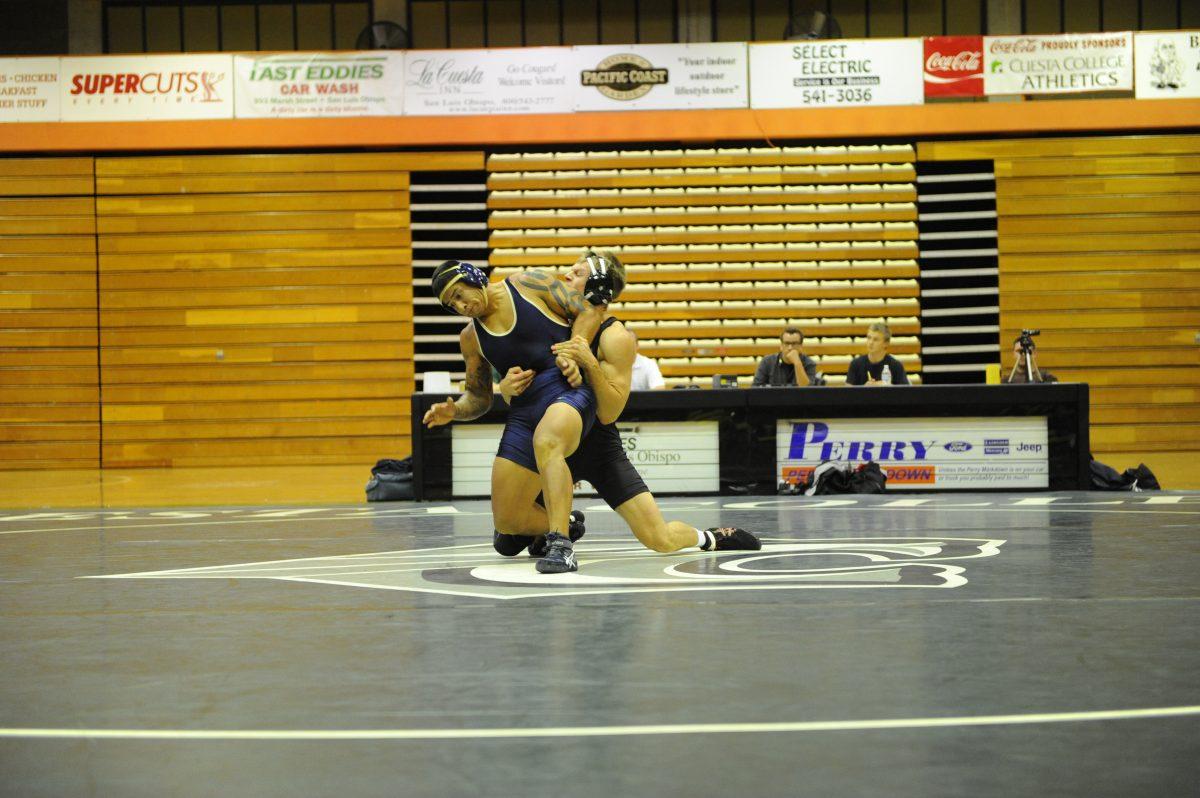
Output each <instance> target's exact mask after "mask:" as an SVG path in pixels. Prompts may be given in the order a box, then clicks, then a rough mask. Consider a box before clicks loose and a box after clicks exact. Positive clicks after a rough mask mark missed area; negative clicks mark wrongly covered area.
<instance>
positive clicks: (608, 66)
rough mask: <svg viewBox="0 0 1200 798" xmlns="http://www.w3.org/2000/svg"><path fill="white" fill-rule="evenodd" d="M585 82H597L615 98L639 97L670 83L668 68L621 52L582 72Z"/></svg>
mask: <svg viewBox="0 0 1200 798" xmlns="http://www.w3.org/2000/svg"><path fill="white" fill-rule="evenodd" d="M580 80H581V82H582V83H583V85H584V86H595V87H596V88H597V89H599V90H600V93H601V94H603V95H604V96H605V97H609V98H611V99H613V100H636V99H637V98H639V97H644V96H645V95H646V94H647V93H648V92H649V91H650V89H652V88H654V87H655V86H660V85H665V84H666V83H667V70H665V69H656V68H655V67H654V65H653V64H651V63H650V62H649V61H647V60H646V59H645V58H642V57H641V56H640V55H634V54H633V53H620V54H618V55H610V56H609V57H608V58H605V59H604V60H603V61H601V62H600V63H599V64H597V65H596V68H595V69H585V70H583V72H582V73H580Z"/></svg>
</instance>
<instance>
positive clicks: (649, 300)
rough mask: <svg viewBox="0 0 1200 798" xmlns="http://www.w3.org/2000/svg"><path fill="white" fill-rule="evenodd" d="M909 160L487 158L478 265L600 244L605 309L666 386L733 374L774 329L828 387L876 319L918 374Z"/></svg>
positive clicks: (787, 153)
mask: <svg viewBox="0 0 1200 798" xmlns="http://www.w3.org/2000/svg"><path fill="white" fill-rule="evenodd" d="M913 160H914V152H913V148H912V147H911V146H908V145H897V146H861V147H782V148H780V147H755V148H746V147H733V148H721V149H694V148H693V149H686V150H683V149H680V150H670V149H659V150H613V151H588V152H562V153H510V154H493V155H492V156H491V157H489V159H488V172H489V174H488V188H489V191H490V193H489V198H488V207H489V208H490V209H491V214H490V216H489V226H490V228H491V230H492V233H491V237H490V246H491V247H492V255H491V259H490V263H491V264H492V265H494V266H500V267H504V266H518V267H534V266H562V265H566V264H569V263H571V262H573V261H574V259H575V258H576V257H577V256H578V254H579V252H580V250H581V249H582V248H583V247H586V246H591V247H595V248H609V249H613V250H615V251H616V252H617V253H618V254H619V256H620V257H621V259H622V261H623V262H624V263H625V265H626V267H627V271H628V287H627V288H626V290H625V293H624V294H622V296H621V299H620V302H619V305H618V306H617V307H618V308H619V309H618V310H617V312H618V314H619V315H620V316H621V317H622V318H623V319H626V320H628V321H629V322H630V326H631V327H632V328H634V329H635V330H636V331H637V333H638V336H639V339H640V347H641V351H642V352H643V353H644V354H646V355H648V356H650V357H654V358H656V359H658V361H659V366H660V368H661V369H662V371H663V375H664V376H665V377H666V378H667V382H668V384H669V385H686V384H696V385H705V386H706V385H710V384H711V379H712V376H713V375H714V374H735V375H739V376H740V377H744V378H749V377H750V376H752V375H753V374H754V370H755V368H756V366H757V364H758V361H759V360H760V359H761V357H762V356H763V355H766V354H770V353H771V352H775V351H778V346H779V344H778V341H779V333H780V331H781V330H782V329H783V327H784V326H786V325H787V324H796V325H799V326H800V327H801V328H802V329H803V330H804V331H805V336H806V338H805V351H806V352H807V353H809V354H810V355H812V356H815V357H816V358H817V359H818V361H819V363H820V365H821V368H822V370H823V371H824V372H825V373H826V374H827V375H829V377H830V382H832V383H836V382H839V381H842V380H844V378H845V370H846V366H847V365H848V364H849V361H850V359H851V358H852V357H853V356H854V355H857V354H861V353H862V352H863V351H864V344H863V342H862V337H863V335H864V333H865V329H866V326H867V325H868V324H869V323H870V322H872V321H875V320H879V319H884V320H886V321H887V322H888V323H889V324H890V326H891V328H892V331H893V341H892V344H893V347H892V351H893V354H895V355H896V356H897V357H898V358H900V359H901V361H902V362H904V364H905V368H906V369H908V370H909V371H910V372H911V373H912V374H913V376H914V377H915V380H914V381H919V380H920V346H919V343H918V339H917V337H916V336H917V335H918V333H919V332H920V324H919V320H918V316H919V305H918V297H919V289H918V286H917V280H916V276H917V264H916V260H915V259H916V256H917V246H916V238H917V229H916V204H915V200H916V189H915V187H914V180H915V172H914V168H913V165H912V162H913Z"/></svg>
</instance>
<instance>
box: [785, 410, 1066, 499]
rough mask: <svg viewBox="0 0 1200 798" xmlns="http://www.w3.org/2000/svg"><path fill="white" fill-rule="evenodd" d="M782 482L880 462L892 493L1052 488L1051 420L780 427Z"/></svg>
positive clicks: (801, 422)
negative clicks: (827, 466)
mask: <svg viewBox="0 0 1200 798" xmlns="http://www.w3.org/2000/svg"><path fill="white" fill-rule="evenodd" d="M775 442H776V452H777V455H776V462H777V463H778V469H779V473H778V476H779V479H780V480H786V481H792V482H796V481H800V482H802V481H803V480H804V478H805V477H806V476H807V475H808V472H809V471H811V470H812V469H813V468H815V467H816V466H818V465H820V464H821V463H822V462H823V461H825V460H832V461H834V462H838V463H851V464H858V463H865V462H867V461H869V460H874V461H875V462H876V463H878V464H879V466H880V468H882V469H883V471H884V473H886V474H887V477H888V481H887V485H888V487H889V488H898V489H901V490H913V489H931V490H932V489H938V488H942V489H972V490H974V489H990V488H1017V489H1022V490H1029V489H1034V488H1046V487H1048V486H1049V484H1050V463H1049V457H1048V455H1049V446H1048V445H1047V435H1046V417H1045V416H1029V417H1019V418H889V419H853V418H832V419H798V420H792V421H780V422H778V424H777V426H776V433H775Z"/></svg>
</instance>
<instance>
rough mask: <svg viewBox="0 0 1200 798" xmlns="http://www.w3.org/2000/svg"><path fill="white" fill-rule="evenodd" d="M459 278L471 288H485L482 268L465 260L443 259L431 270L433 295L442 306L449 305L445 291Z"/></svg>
mask: <svg viewBox="0 0 1200 798" xmlns="http://www.w3.org/2000/svg"><path fill="white" fill-rule="evenodd" d="M460 280H461V281H462V282H464V283H466V284H467V285H469V286H471V287H472V288H486V287H487V284H488V278H487V275H486V274H484V273H483V270H482V269H480V268H478V267H476V266H472V265H471V264H469V263H467V262H466V261H458V260H448V261H443V262H442V264H441V265H440V266H438V267H437V268H436V269H434V270H433V278H432V279H431V281H430V287H431V288H432V289H433V295H434V296H435V297H437V299H438V302H441V303H442V305H443V306H444V307H449V305H447V304H446V300H445V299H444V297H445V296H446V293H447V292H448V291H449V290H450V287H451V286H453V285H454V284H455V283H457V282H459V281H460Z"/></svg>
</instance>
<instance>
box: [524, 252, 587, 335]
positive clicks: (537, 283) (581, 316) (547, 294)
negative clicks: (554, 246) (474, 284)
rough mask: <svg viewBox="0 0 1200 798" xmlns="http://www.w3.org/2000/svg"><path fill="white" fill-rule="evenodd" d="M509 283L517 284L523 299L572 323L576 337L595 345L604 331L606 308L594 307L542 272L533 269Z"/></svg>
mask: <svg viewBox="0 0 1200 798" xmlns="http://www.w3.org/2000/svg"><path fill="white" fill-rule="evenodd" d="M509 279H511V280H513V281H515V283H516V285H517V288H518V290H520V291H521V295H522V296H525V297H527V298H529V299H531V300H532V301H536V302H541V304H542V305H543V306H544V307H545V308H546V310H548V311H549V312H550V313H553V314H554V315H556V316H558V317H559V318H561V319H562V320H563V321H568V322H571V335H572V336H576V335H578V336H581V337H582V338H583V340H585V341H591V340H592V338H594V337H595V335H596V331H597V330H599V329H600V322H602V321H604V315H605V313H607V308H606V306H604V305H593V304H591V303H590V302H588V301H587V300H585V299H584V298H583V294H581V293H579V292H578V291H576V290H575V289H574V288H571V286H569V285H567V284H566V283H565V282H563V281H562V280H559V279H558V278H557V277H554V276H553V275H551V274H548V273H546V272H544V271H541V270H540V269H530V270H528V271H524V272H521V273H520V274H516V275H513V276H512V277H511V278H509Z"/></svg>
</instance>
